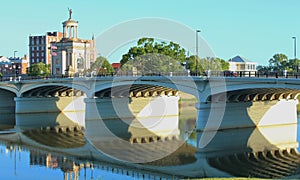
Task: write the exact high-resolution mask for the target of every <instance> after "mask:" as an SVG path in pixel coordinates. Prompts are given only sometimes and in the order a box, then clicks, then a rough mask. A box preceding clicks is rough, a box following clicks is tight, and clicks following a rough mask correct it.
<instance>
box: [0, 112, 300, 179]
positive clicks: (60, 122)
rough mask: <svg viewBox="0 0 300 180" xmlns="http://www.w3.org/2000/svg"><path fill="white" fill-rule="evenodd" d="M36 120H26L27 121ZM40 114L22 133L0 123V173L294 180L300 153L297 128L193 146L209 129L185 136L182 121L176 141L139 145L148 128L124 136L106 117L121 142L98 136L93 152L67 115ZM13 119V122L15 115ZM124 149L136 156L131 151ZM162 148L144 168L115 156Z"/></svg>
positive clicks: (220, 137) (246, 131)
mask: <svg viewBox="0 0 300 180" xmlns="http://www.w3.org/2000/svg"><path fill="white" fill-rule="evenodd" d="M27 116H28V115H27ZM36 117H37V116H36V115H33V117H32V118H33V119H34V118H36ZM42 117H43V118H41V119H43V121H38V118H36V122H39V125H38V126H36V127H35V128H28V127H29V126H28V124H26V123H24V124H23V125H24V126H21V125H20V123H18V126H16V128H14V129H10V130H9V131H8V129H7V128H8V127H9V126H13V123H11V122H12V121H11V120H12V119H13V118H12V119H8V120H7V121H4V120H3V124H6V125H7V124H8V126H5V127H4V126H0V128H1V129H0V142H1V145H0V152H1V154H0V160H1V162H3V163H2V165H1V166H0V168H1V169H7V168H10V169H14V172H13V173H10V174H7V173H8V172H6V174H3V175H0V176H2V177H5V178H7V177H9V178H11V179H22V178H23V177H29V179H35V177H34V176H32V172H34V171H35V170H36V169H39V170H40V171H41V172H40V173H39V175H38V176H39V179H47V178H49V177H52V178H53V177H54V179H93V178H104V179H111V178H122V179H124V178H129V179H134V178H137V179H180V178H194V177H198V178H199V177H259V178H297V177H299V174H300V168H299V167H300V166H299V165H300V155H299V154H298V152H297V148H298V141H297V132H298V131H299V130H298V126H297V125H296V124H292V125H284V126H272V127H260V128H243V129H230V130H223V131H218V132H216V136H215V137H214V138H213V139H212V141H210V142H209V143H208V144H207V146H205V147H204V148H197V147H200V146H199V145H200V144H201V143H202V142H201V141H202V140H201V137H203V134H204V133H215V132H193V134H192V135H190V134H188V132H189V130H190V128H188V127H190V126H191V124H193V121H192V120H190V119H188V118H186V119H188V120H186V119H185V121H184V122H181V121H182V120H180V123H179V129H180V133H181V134H180V136H179V137H178V138H169V139H160V140H159V139H157V140H156V141H146V140H144V141H139V142H137V141H136V142H132V141H131V138H132V137H133V136H134V137H135V138H136V137H138V138H139V136H141V137H140V138H142V137H145V135H148V134H149V130H147V129H144V131H145V133H143V129H139V130H138V132H137V133H133V132H134V131H135V130H134V129H131V131H132V132H131V133H129V135H128V132H129V131H128V129H130V126H129V125H128V126H127V127H126V128H127V133H125V132H124V133H122V132H120V131H122V129H120V128H118V127H119V126H115V125H116V123H117V124H118V122H117V121H113V120H109V121H106V122H103V124H104V125H106V128H108V129H109V130H111V131H110V132H111V133H113V132H119V134H117V135H116V137H118V138H119V139H121V140H120V142H121V143H120V142H119V141H118V142H117V141H111V139H110V138H108V137H107V136H106V137H101V136H98V139H99V143H100V146H101V148H100V149H99V148H98V146H95V145H94V144H93V143H91V142H90V139H89V138H88V137H87V136H86V129H83V128H81V126H79V123H76V121H72V120H71V119H70V117H72V116H65V115H56V116H55V117H56V120H55V122H56V123H53V122H54V121H46V119H51V118H52V117H53V114H51V115H49V117H46V115H45V114H43V115H42ZM57 117H60V118H57ZM67 117H68V118H67ZM26 118H31V117H26ZM26 118H24V119H26ZM17 119H19V120H20V117H18V118H17ZM43 122H44V124H43ZM49 122H50V123H49ZM50 125H53V126H50ZM126 128H125V129H126ZM98 130H99V131H100V132H103V131H104V130H103V129H98ZM118 130H119V131H118ZM132 133H133V134H132ZM153 133H154V134H155V132H153V131H151V135H153ZM122 134H123V135H125V136H122ZM156 135H157V134H156ZM184 137H189V139H187V140H186V139H184ZM187 142H188V143H187ZM116 143H120V144H116ZM124 143H126V145H125V146H124ZM174 147H176V148H175V149H174ZM125 148H126V149H125ZM132 149H134V150H140V151H141V152H140V153H135V154H134V153H132V152H134V151H133V150H132ZM170 149H172V150H170ZM107 151H110V152H111V153H107ZM166 151H168V152H170V153H165V156H163V157H161V158H159V159H154V160H153V161H151V162H145V163H130V162H126V161H123V160H122V159H121V160H120V157H119V156H122V157H125V156H128V157H129V158H135V157H136V158H141V159H143V158H148V157H151V158H153V154H155V153H156V154H163V153H164V152H166ZM114 153H115V154H114ZM118 153H119V154H118ZM113 155H116V157H117V158H116V157H113ZM7 156H8V157H9V158H6V157H7ZM138 156H139V157H138ZM26 157H29V159H26ZM9 164H12V165H11V166H9ZM41 167H43V170H41V169H40V168H41ZM47 169H52V170H53V171H49V170H48V171H47ZM25 170H26V171H25ZM52 178H49V179H52Z"/></svg>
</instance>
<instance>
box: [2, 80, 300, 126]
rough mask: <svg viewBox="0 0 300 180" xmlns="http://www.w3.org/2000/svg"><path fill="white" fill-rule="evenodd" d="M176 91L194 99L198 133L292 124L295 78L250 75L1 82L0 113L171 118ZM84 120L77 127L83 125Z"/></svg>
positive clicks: (175, 110) (299, 85)
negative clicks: (67, 113) (74, 113)
mask: <svg viewBox="0 0 300 180" xmlns="http://www.w3.org/2000/svg"><path fill="white" fill-rule="evenodd" d="M179 92H185V93H188V94H191V95H194V96H195V97H196V99H197V103H196V104H195V107H196V108H197V110H198V116H197V124H196V128H197V129H198V130H200V131H202V130H216V129H228V128H242V127H255V126H265V125H276V124H290V123H296V122H297V115H296V105H297V104H298V100H297V96H298V95H299V93H300V81H299V80H298V79H278V78H274V79H270V78H253V77H244V78H238V77H211V78H202V77H179V76H173V77H166V76H139V77H128V76H127V77H125V76H123V77H98V78H65V79H42V80H26V81H7V82H1V83H0V112H1V113H2V114H3V113H16V114H28V113H31V114H32V113H50V112H79V111H85V120H86V121H91V122H92V121H95V120H98V119H114V118H122V119H123V120H125V121H126V119H132V118H137V117H139V118H146V117H149V116H162V115H163V116H172V115H177V114H178V100H179V96H180V94H179ZM149 102H154V103H153V104H152V106H150V107H148V109H147V108H146V109H143V108H141V107H142V106H143V107H145V106H146V105H147V103H149ZM132 104H133V105H132ZM134 104H135V105H134ZM130 106H131V107H130ZM149 113H150V114H149ZM86 121H85V122H86ZM85 122H80V125H82V126H86V124H85ZM18 123H21V122H18ZM175 126H176V124H175ZM175 126H174V127H170V128H171V129H172V128H177V127H175ZM94 127H96V126H93V125H91V126H90V127H86V128H91V129H93V128H94Z"/></svg>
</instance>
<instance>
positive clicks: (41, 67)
mask: <svg viewBox="0 0 300 180" xmlns="http://www.w3.org/2000/svg"><path fill="white" fill-rule="evenodd" d="M50 68H51V67H50V64H47V65H46V64H44V63H42V62H40V63H37V64H32V65H31V66H30V67H29V68H28V69H27V74H28V75H29V76H49V75H50V74H51V71H50Z"/></svg>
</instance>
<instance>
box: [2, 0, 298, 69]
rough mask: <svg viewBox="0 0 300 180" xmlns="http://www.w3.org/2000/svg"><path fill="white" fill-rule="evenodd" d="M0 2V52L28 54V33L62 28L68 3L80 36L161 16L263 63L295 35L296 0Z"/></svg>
mask: <svg viewBox="0 0 300 180" xmlns="http://www.w3.org/2000/svg"><path fill="white" fill-rule="evenodd" d="M0 7H1V10H0V22H1V26H0V27H1V34H0V42H1V45H0V55H4V56H13V51H14V50H17V51H18V53H17V55H18V56H22V55H23V54H28V36H29V35H30V34H34V35H35V34H43V33H45V32H47V31H57V30H59V31H62V22H63V21H64V20H66V19H67V18H68V11H67V10H68V7H70V8H72V9H73V18H74V19H75V20H78V21H79V37H81V38H91V36H92V34H93V33H94V34H95V35H96V36H97V35H98V34H101V33H102V32H105V31H106V30H107V29H109V28H110V27H113V26H115V25H116V24H120V23H122V22H125V21H130V20H133V19H137V18H146V17H155V18H164V19H169V20H173V21H176V22H178V23H181V24H184V25H186V26H188V27H189V28H191V29H200V30H201V33H200V34H199V36H200V37H201V38H203V39H204V40H205V41H206V42H207V43H208V44H209V46H210V47H211V48H212V50H213V51H214V52H215V54H216V56H217V57H220V58H223V59H225V60H228V59H229V58H231V57H233V56H235V55H241V56H244V57H245V58H247V59H249V60H252V61H256V62H258V63H259V64H268V60H269V59H270V58H271V57H272V56H273V55H274V54H275V53H284V54H286V55H287V56H288V57H289V58H293V57H294V55H293V53H294V52H293V39H292V37H293V36H296V37H297V38H298V39H299V40H300V20H299V18H298V17H299V8H300V1H298V0H251V1H250V0H248V1H246V0H243V1H242V0H226V1H221V0H185V1H175V0H172V1H171V0H163V1H162V0H152V1H148V0H147V1H146V0H127V1H124V0H109V1H100V0H89V1H87V0H77V1H75V0H51V1H42V0H26V1H24V0H9V1H8V0H7V1H1V2H0ZM298 39H297V40H298ZM299 47H300V44H299ZM297 51H298V50H297ZM125 52H126V48H123V49H122V50H120V51H119V52H118V53H119V55H114V56H111V57H108V59H109V60H110V61H111V62H116V61H119V58H120V57H121V56H120V54H121V53H125ZM100 53H101V52H100ZM299 53H300V51H299ZM299 55H300V54H299ZM200 56H201V54H200Z"/></svg>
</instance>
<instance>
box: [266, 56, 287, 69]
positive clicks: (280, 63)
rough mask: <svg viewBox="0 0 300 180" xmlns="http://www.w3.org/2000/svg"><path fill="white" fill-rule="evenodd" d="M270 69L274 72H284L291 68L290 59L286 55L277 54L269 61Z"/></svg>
mask: <svg viewBox="0 0 300 180" xmlns="http://www.w3.org/2000/svg"><path fill="white" fill-rule="evenodd" d="M269 67H270V69H271V70H272V71H282V70H286V69H288V67H289V61H288V57H287V55H285V54H282V53H277V54H274V55H273V57H272V58H271V59H270V60H269Z"/></svg>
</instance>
